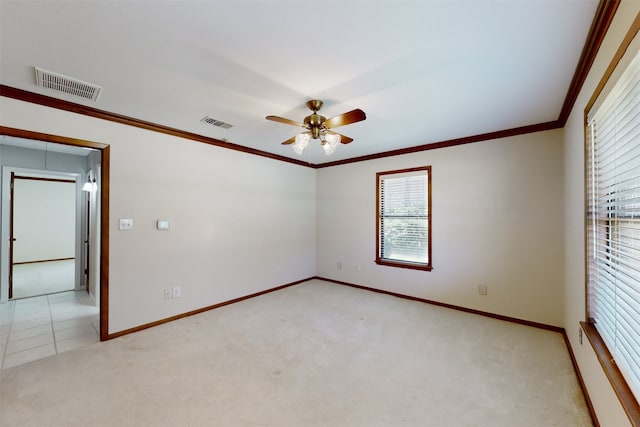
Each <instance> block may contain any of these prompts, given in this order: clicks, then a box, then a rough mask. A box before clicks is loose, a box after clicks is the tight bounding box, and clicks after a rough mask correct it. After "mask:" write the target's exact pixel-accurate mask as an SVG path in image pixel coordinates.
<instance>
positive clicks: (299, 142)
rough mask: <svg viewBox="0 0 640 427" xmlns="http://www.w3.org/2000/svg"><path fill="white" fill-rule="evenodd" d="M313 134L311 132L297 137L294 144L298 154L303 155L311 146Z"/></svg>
mask: <svg viewBox="0 0 640 427" xmlns="http://www.w3.org/2000/svg"><path fill="white" fill-rule="evenodd" d="M310 139H311V134H310V133H309V132H302V133H299V134H297V135H296V141H295V142H294V143H293V151H295V152H296V154H302V152H303V151H304V149H305V148H307V146H308V145H309V140H310Z"/></svg>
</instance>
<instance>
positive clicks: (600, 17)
mask: <svg viewBox="0 0 640 427" xmlns="http://www.w3.org/2000/svg"><path fill="white" fill-rule="evenodd" d="M619 4H620V0H600V4H599V5H598V9H597V11H596V15H595V17H594V20H593V22H592V24H591V28H590V30H589V34H588V36H587V40H586V43H585V45H584V48H583V50H582V54H581V56H580V60H579V62H578V65H577V67H576V70H575V72H574V75H573V79H572V81H571V84H570V86H569V90H568V92H567V95H566V97H565V100H564V104H563V106H562V109H561V111H560V116H559V117H558V119H557V120H555V121H551V122H546V123H539V124H533V125H528V126H522V127H517V128H512V129H505V130H500V131H496V132H489V133H484V134H479V135H472V136H467V137H462V138H455V139H450V140H446V141H439V142H434V143H427V144H422V145H417V146H414V147H407V148H401V149H397V150H391V151H385V152H382V153H376V154H370V155H366V156H359V157H353V158H350V159H344V160H337V161H333V162H326V163H320V164H312V163H307V162H303V161H301V160H297V159H292V158H289V157H285V156H280V155H277V154H273V153H269V152H267V151H262V150H257V149H255V148H249V147H245V146H242V145H239V144H234V143H231V142H227V141H221V140H219V139H215V138H211V137H207V136H203V135H198V134H195V133H192V132H187V131H183V130H180V129H175V128H171V127H168V126H164V125H160V124H156V123H151V122H148V121H145V120H140V119H136V118H133V117H127V116H123V115H121V114H116V113H111V112H109V111H105V110H99V109H97V108H93V107H88V106H85V105H81V104H76V103H73V102H69V101H64V100H61V99H57V98H53V97H50V96H46V95H41V94H37V93H33V92H29V91H26V90H23V89H18V88H14V87H11V86H6V85H0V96H5V97H7V98H13V99H17V100H20V101H25V102H31V103H33V104H38V105H44V106H47V107H51V108H57V109H60V110H64V111H69V112H72V113H77V114H82V115H86V116H90V117H94V118H98V119H103V120H108V121H112V122H116V123H120V124H124V125H129V126H134V127H138V128H142V129H146V130H151V131H154V132H159V133H164V134H167V135H172V136H177V137H179V138H184V139H189V140H192V141H197V142H202V143H205V144H210V145H215V146H217V147H222V148H227V149H230V150H235V151H240V152H243V153H248V154H254V155H257V156H261V157H267V158H270V159H273V160H280V161H283V162H286V163H292V164H295V165H299V166H305V167H311V168H314V169H319V168H326V167H331V166H338V165H344V164H348V163H356V162H362V161H367V160H374V159H380V158H384V157H391V156H399V155H403V154H411V153H417V152H420V151H427V150H435V149H438V148H446V147H453V146H456V145H463V144H470V143H474V142H481V141H488V140H492V139H498V138H505V137H510V136H517V135H523V134H527V133H533V132H541V131H545V130H551V129H558V128H562V127H564V125H565V124H566V122H567V119H568V117H569V114H570V113H571V110H572V109H573V106H574V104H575V102H576V99H577V98H578V94H579V93H580V90H581V89H582V86H583V84H584V81H585V79H586V78H587V74H588V73H589V70H590V69H591V66H592V65H593V61H594V60H595V56H596V54H597V53H598V50H599V49H600V45H601V44H602V40H603V39H604V36H605V35H606V33H607V30H608V29H609V25H610V24H611V21H612V20H613V17H614V15H615V13H616V10H617V9H618V6H619Z"/></svg>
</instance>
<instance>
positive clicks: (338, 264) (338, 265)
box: [336, 261, 342, 270]
mask: <svg viewBox="0 0 640 427" xmlns="http://www.w3.org/2000/svg"><path fill="white" fill-rule="evenodd" d="M336 267H337V268H338V270H342V263H341V262H340V261H338V262H337V263H336Z"/></svg>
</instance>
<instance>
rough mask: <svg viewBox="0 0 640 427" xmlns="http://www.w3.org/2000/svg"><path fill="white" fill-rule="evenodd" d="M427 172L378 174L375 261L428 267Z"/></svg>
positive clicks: (412, 171)
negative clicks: (376, 258) (376, 255)
mask: <svg viewBox="0 0 640 427" xmlns="http://www.w3.org/2000/svg"><path fill="white" fill-rule="evenodd" d="M429 173H430V167H424V168H416V169H409V170H406V171H391V172H381V173H378V233H379V235H378V244H379V246H378V261H387V262H389V261H390V262H396V261H397V262H398V263H411V264H419V265H423V266H430V253H429V252H430V247H429V245H430V241H431V239H430V236H429V233H430V232H431V230H430V217H429V215H430V212H429V206H430V204H429V194H430V192H429V184H430V176H429Z"/></svg>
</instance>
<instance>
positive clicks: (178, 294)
mask: <svg viewBox="0 0 640 427" xmlns="http://www.w3.org/2000/svg"><path fill="white" fill-rule="evenodd" d="M171 291H172V296H173V298H180V297H181V296H182V288H181V287H180V286H174V287H173V288H171Z"/></svg>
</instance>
